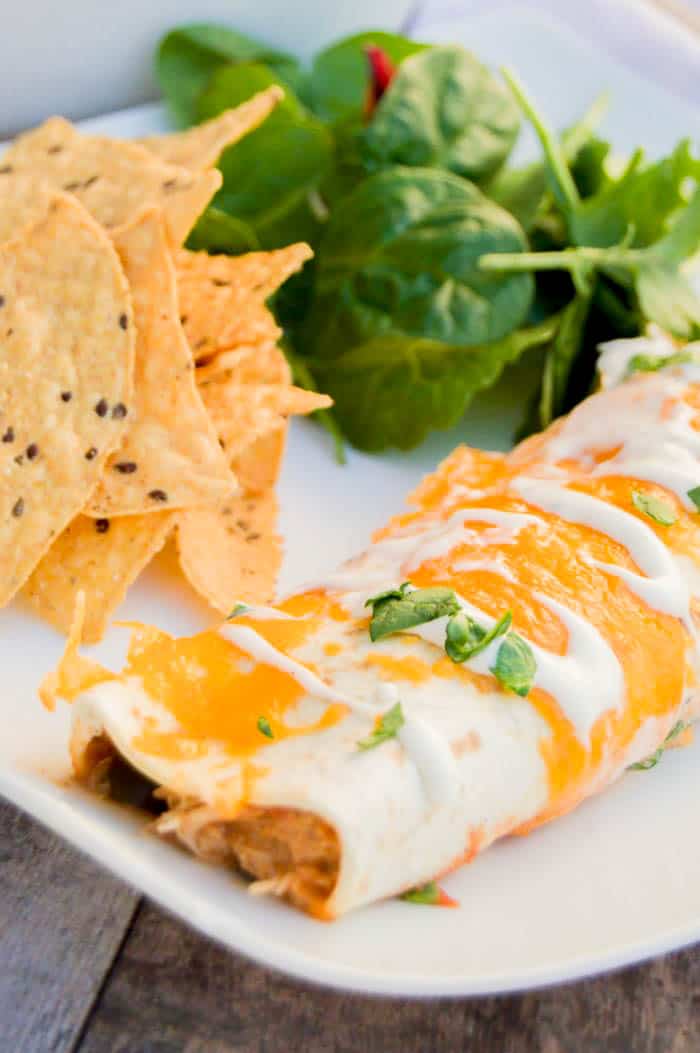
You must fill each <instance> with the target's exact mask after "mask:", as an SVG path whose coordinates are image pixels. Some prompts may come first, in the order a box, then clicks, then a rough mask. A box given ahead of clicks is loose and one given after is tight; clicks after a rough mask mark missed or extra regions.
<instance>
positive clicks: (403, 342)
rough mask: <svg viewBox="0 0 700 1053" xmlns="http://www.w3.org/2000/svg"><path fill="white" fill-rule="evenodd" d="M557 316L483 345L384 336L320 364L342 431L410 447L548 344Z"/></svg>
mask: <svg viewBox="0 0 700 1053" xmlns="http://www.w3.org/2000/svg"><path fill="white" fill-rule="evenodd" d="M556 329H557V321H556V320H548V321H546V322H542V323H540V324H539V325H536V326H532V327H529V328H521V329H516V330H515V331H514V332H512V333H510V334H509V335H508V336H505V337H503V338H502V339H501V340H497V341H495V342H494V343H491V344H487V345H486V346H484V347H472V348H464V347H457V346H455V345H454V344H448V343H443V342H441V341H439V340H426V339H420V338H415V337H406V336H378V337H374V338H371V339H368V340H367V341H366V342H365V343H363V344H361V345H359V346H358V347H355V348H354V349H353V350H351V351H348V352H346V354H344V355H342V356H341V357H340V358H337V359H330V360H326V361H322V362H317V363H316V364H315V369H314V375H315V377H316V379H317V380H318V382H319V384H320V385H321V390H322V391H327V392H329V394H330V395H332V397H333V398H334V399H335V406H334V408H333V412H334V414H335V415H336V417H337V419H338V421H339V423H340V426H341V428H342V430H343V433H344V434H345V435H346V436H347V438H348V439H349V440H350V442H351V443H352V444H353V445H354V446H357V447H359V448H360V449H362V450H370V451H376V450H383V449H385V448H387V447H390V446H395V447H398V448H399V449H402V450H410V449H412V448H413V447H414V446H417V445H418V443H420V442H422V441H423V439H424V438H425V437H426V435H428V433H429V432H431V431H433V430H434V429H436V428H450V427H452V426H453V425H455V424H457V423H458V421H459V420H460V419H461V417H462V415H463V413H464V410H465V409H466V407H467V405H468V403H469V402H470V400H471V399H472V398H473V397H474V396H475V395H476V394H477V393H478V392H479V391H482V390H483V389H485V388H488V387H491V385H492V384H494V383H495V382H496V380H497V379H498V377H499V376H500V374H501V372H502V371H503V369H504V368H505V366H506V365H508V364H509V363H511V362H515V361H516V359H518V358H519V357H520V356H521V355H522V354H523V353H524V352H525V351H527V350H528V349H530V348H535V347H538V346H541V345H545V344H547V343H548V342H549V341H551V340H552V338H553V336H554V334H555V332H556Z"/></svg>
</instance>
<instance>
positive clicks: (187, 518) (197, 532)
mask: <svg viewBox="0 0 700 1053" xmlns="http://www.w3.org/2000/svg"><path fill="white" fill-rule="evenodd" d="M276 521H277V500H276V498H275V495H274V493H273V492H272V491H271V490H269V491H267V492H266V493H264V494H261V495H259V496H252V495H244V496H243V497H237V498H235V499H234V500H233V501H222V502H220V503H219V504H218V505H217V506H216V507H215V508H201V509H200V508H198V509H192V510H191V511H189V512H182V513H180V515H179V516H178V519H177V548H178V554H179V557H180V565H181V567H182V569H183V572H184V574H185V576H186V577H187V579H188V580H189V582H190V584H191V585H192V586H193V588H194V589H196V591H197V592H198V593H199V594H200V595H201V596H203V597H204V599H205V600H206V601H207V602H208V603H209V604H210V605H211V606H212V607H213V608H214V609H215V610H217V611H219V612H221V613H222V614H228V613H229V612H230V610H231V608H232V607H233V604H234V603H236V602H237V601H239V600H242V601H243V602H255V603H266V602H268V601H269V600H271V599H272V598H273V596H274V592H275V585H276V581H277V574H278V572H279V567H280V563H281V562H282V547H281V543H280V539H279V537H278V536H277V533H276V532H275V524H276Z"/></svg>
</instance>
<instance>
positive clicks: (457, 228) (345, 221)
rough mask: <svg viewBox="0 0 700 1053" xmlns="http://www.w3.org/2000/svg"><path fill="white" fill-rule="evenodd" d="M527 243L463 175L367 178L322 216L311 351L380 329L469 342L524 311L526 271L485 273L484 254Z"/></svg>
mask: <svg viewBox="0 0 700 1053" xmlns="http://www.w3.org/2000/svg"><path fill="white" fill-rule="evenodd" d="M524 245H525V239H524V235H523V233H522V231H521V229H520V227H519V226H518V224H517V223H516V221H515V220H514V219H513V218H512V216H510V215H509V214H508V213H507V212H505V211H504V210H503V209H500V208H499V207H498V206H497V205H494V204H493V203H492V202H491V201H489V200H488V199H487V198H486V197H484V195H483V194H482V193H481V192H480V191H479V190H478V189H477V188H476V187H475V186H473V185H472V184H471V183H468V182H466V181H465V180H463V179H459V178H458V177H457V176H453V175H451V174H450V173H448V172H440V171H437V170H435V169H408V168H395V169H389V170H387V171H386V172H380V173H378V174H377V175H374V176H372V177H370V178H369V179H367V180H366V181H365V182H364V183H362V184H360V186H359V187H358V188H357V189H356V190H355V191H353V193H352V194H350V195H349V197H347V198H345V199H344V200H343V203H342V207H339V208H337V209H336V210H335V211H334V213H333V215H332V216H331V218H330V221H329V223H328V225H327V227H326V230H325V232H324V235H323V238H322V240H321V243H320V245H319V249H318V257H317V281H316V289H315V297H314V302H313V304H312V308H311V312H310V316H309V320H308V325H307V328H306V332H307V339H308V341H309V346H311V347H313V353H314V355H315V357H316V358H317V359H321V358H323V359H327V358H330V357H335V356H337V355H339V354H341V353H342V352H343V351H347V350H349V349H351V348H354V347H357V346H358V345H360V344H363V343H365V342H366V341H369V340H372V339H374V338H376V337H379V336H383V335H385V334H386V335H395V336H399V335H400V336H404V337H415V338H425V339H429V340H431V339H432V340H443V341H445V342H447V343H450V344H454V345H464V346H476V345H479V344H483V343H488V342H489V341H492V340H499V339H501V338H502V337H503V336H505V335H506V334H507V333H509V332H511V331H512V330H513V329H515V328H516V327H517V326H518V325H519V324H520V323H521V322H522V321H523V320H524V319H525V317H526V315H527V312H528V310H529V307H530V302H531V298H532V290H533V282H532V278H531V276H530V275H518V276H517V278H515V279H511V280H507V279H506V280H505V281H504V280H498V279H497V280H495V281H494V280H493V276H487V275H485V274H484V273H483V272H482V271H481V270H480V268H479V265H478V261H479V258H480V256H481V254H482V253H485V252H487V251H489V250H492V251H495V252H496V253H500V252H505V253H507V252H512V251H513V250H519V249H522V248H523V247H524Z"/></svg>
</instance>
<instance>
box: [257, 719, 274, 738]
mask: <svg viewBox="0 0 700 1053" xmlns="http://www.w3.org/2000/svg"><path fill="white" fill-rule="evenodd" d="M258 731H259V732H260V734H261V735H265V737H266V738H268V739H274V737H275V735H274V732H273V730H272V728H271V727H270V721H269V720H268V719H267V717H258Z"/></svg>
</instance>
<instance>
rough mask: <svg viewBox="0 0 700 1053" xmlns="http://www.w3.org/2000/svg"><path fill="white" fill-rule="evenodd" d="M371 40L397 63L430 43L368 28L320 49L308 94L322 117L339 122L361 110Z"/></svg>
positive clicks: (366, 80)
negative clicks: (367, 52) (366, 49)
mask: <svg viewBox="0 0 700 1053" xmlns="http://www.w3.org/2000/svg"><path fill="white" fill-rule="evenodd" d="M368 44H374V45H375V46H376V47H379V48H381V49H382V51H384V52H385V53H386V54H387V55H388V56H389V58H390V59H391V61H392V62H393V63H394V65H397V64H398V63H400V62H403V60H404V59H405V58H407V57H408V56H409V55H415V54H416V53H417V52H418V51H423V50H424V49H425V48H426V46H427V45H426V44H418V43H417V42H416V41H415V40H409V39H408V38H407V37H402V36H399V35H397V34H396V33H385V32H383V30H367V31H366V32H364V33H356V34H355V35H354V36H351V37H346V38H345V39H343V40H339V41H338V42H337V43H336V44H332V45H331V46H330V47H328V48H326V49H325V50H324V51H320V52H319V53H318V55H317V56H316V58H315V59H314V61H313V65H312V67H311V77H310V81H309V92H308V94H309V104H310V106H311V108H312V109H313V111H314V113H316V114H318V116H319V117H321V118H322V119H323V120H326V121H334V122H337V121H339V120H345V119H347V118H348V117H357V116H359V115H361V114H362V112H363V109H364V106H365V101H366V98H367V88H368V85H369V68H368V65H367V56H366V54H365V47H366V46H367V45H368Z"/></svg>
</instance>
